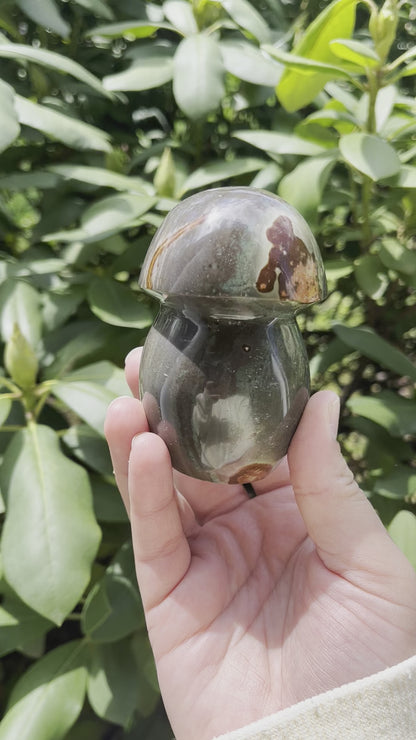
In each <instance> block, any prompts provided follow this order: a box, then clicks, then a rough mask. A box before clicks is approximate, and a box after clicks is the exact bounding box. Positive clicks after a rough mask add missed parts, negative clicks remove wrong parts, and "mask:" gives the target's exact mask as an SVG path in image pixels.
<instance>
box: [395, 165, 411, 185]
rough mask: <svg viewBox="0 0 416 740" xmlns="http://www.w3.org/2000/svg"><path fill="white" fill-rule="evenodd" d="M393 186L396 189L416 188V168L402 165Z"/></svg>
mask: <svg viewBox="0 0 416 740" xmlns="http://www.w3.org/2000/svg"><path fill="white" fill-rule="evenodd" d="M392 184H393V186H394V187H396V188H416V167H412V166H410V165H402V166H401V168H400V172H399V174H398V176H397V178H396V179H395V180H394V182H393V183H392Z"/></svg>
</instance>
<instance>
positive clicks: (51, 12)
mask: <svg viewBox="0 0 416 740" xmlns="http://www.w3.org/2000/svg"><path fill="white" fill-rule="evenodd" d="M16 4H17V5H18V6H19V8H20V10H22V11H23V12H24V13H25V14H26V15H27V16H28V17H29V18H30V19H31V20H32V21H35V23H37V24H38V25H40V26H44V27H45V28H50V29H51V31H55V33H57V34H58V35H59V36H62V37H63V38H64V39H66V38H68V36H69V34H70V31H71V27H70V26H69V24H68V23H67V22H66V21H65V20H64V19H63V18H62V16H61V14H60V13H59V11H58V8H57V6H56V3H55V2H54V0H16Z"/></svg>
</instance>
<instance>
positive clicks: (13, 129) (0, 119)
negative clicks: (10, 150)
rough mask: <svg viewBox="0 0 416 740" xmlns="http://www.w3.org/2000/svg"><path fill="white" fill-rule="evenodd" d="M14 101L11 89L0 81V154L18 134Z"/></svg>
mask: <svg viewBox="0 0 416 740" xmlns="http://www.w3.org/2000/svg"><path fill="white" fill-rule="evenodd" d="M14 101H15V95H14V90H13V88H12V87H10V85H7V84H6V83H5V82H3V80H0V152H3V151H4V150H5V149H7V147H8V146H10V144H11V143H12V142H13V141H14V140H15V139H16V137H17V136H18V135H19V132H20V126H19V121H18V117H17V113H16V109H15V105H14Z"/></svg>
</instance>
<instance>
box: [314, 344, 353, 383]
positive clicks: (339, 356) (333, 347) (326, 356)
mask: <svg viewBox="0 0 416 740" xmlns="http://www.w3.org/2000/svg"><path fill="white" fill-rule="evenodd" d="M348 354H351V350H350V348H349V347H347V345H346V344H344V342H341V340H340V339H338V338H337V337H336V338H335V339H332V341H330V342H329V344H328V345H327V346H326V347H325V348H324V349H323V350H321V351H320V352H317V353H316V354H315V355H314V356H313V357H312V359H311V361H310V363H309V370H310V373H311V379H312V380H314V379H315V378H316V377H317V376H319V375H323V374H324V373H325V371H326V370H328V368H330V367H331V366H332V365H335V364H336V363H339V362H341V360H343V359H344V357H345V356H346V355H348Z"/></svg>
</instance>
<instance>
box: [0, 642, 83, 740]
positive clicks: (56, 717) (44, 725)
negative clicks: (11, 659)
mask: <svg viewBox="0 0 416 740" xmlns="http://www.w3.org/2000/svg"><path fill="white" fill-rule="evenodd" d="M85 661H86V655H85V644H84V643H83V642H81V641H80V640H75V641H73V642H67V643H66V644H65V645H60V646H59V647H57V648H55V650H52V651H51V652H49V653H48V654H47V655H45V656H44V657H43V658H41V659H40V660H39V661H37V662H36V663H35V664H34V665H32V666H31V667H30V668H29V669H28V670H27V671H26V673H24V674H23V676H22V677H21V678H20V680H19V681H18V682H17V684H16V686H15V687H14V689H13V691H12V694H11V697H10V701H9V705H8V711H7V712H6V714H5V716H4V719H3V720H2V722H1V724H0V740H62V739H63V738H64V737H65V736H66V734H67V732H68V730H69V729H70V727H72V725H73V724H74V722H75V721H76V719H77V717H78V716H79V714H80V712H81V709H82V707H83V704H84V698H85V692H86V680H87V671H86V668H85Z"/></svg>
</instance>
